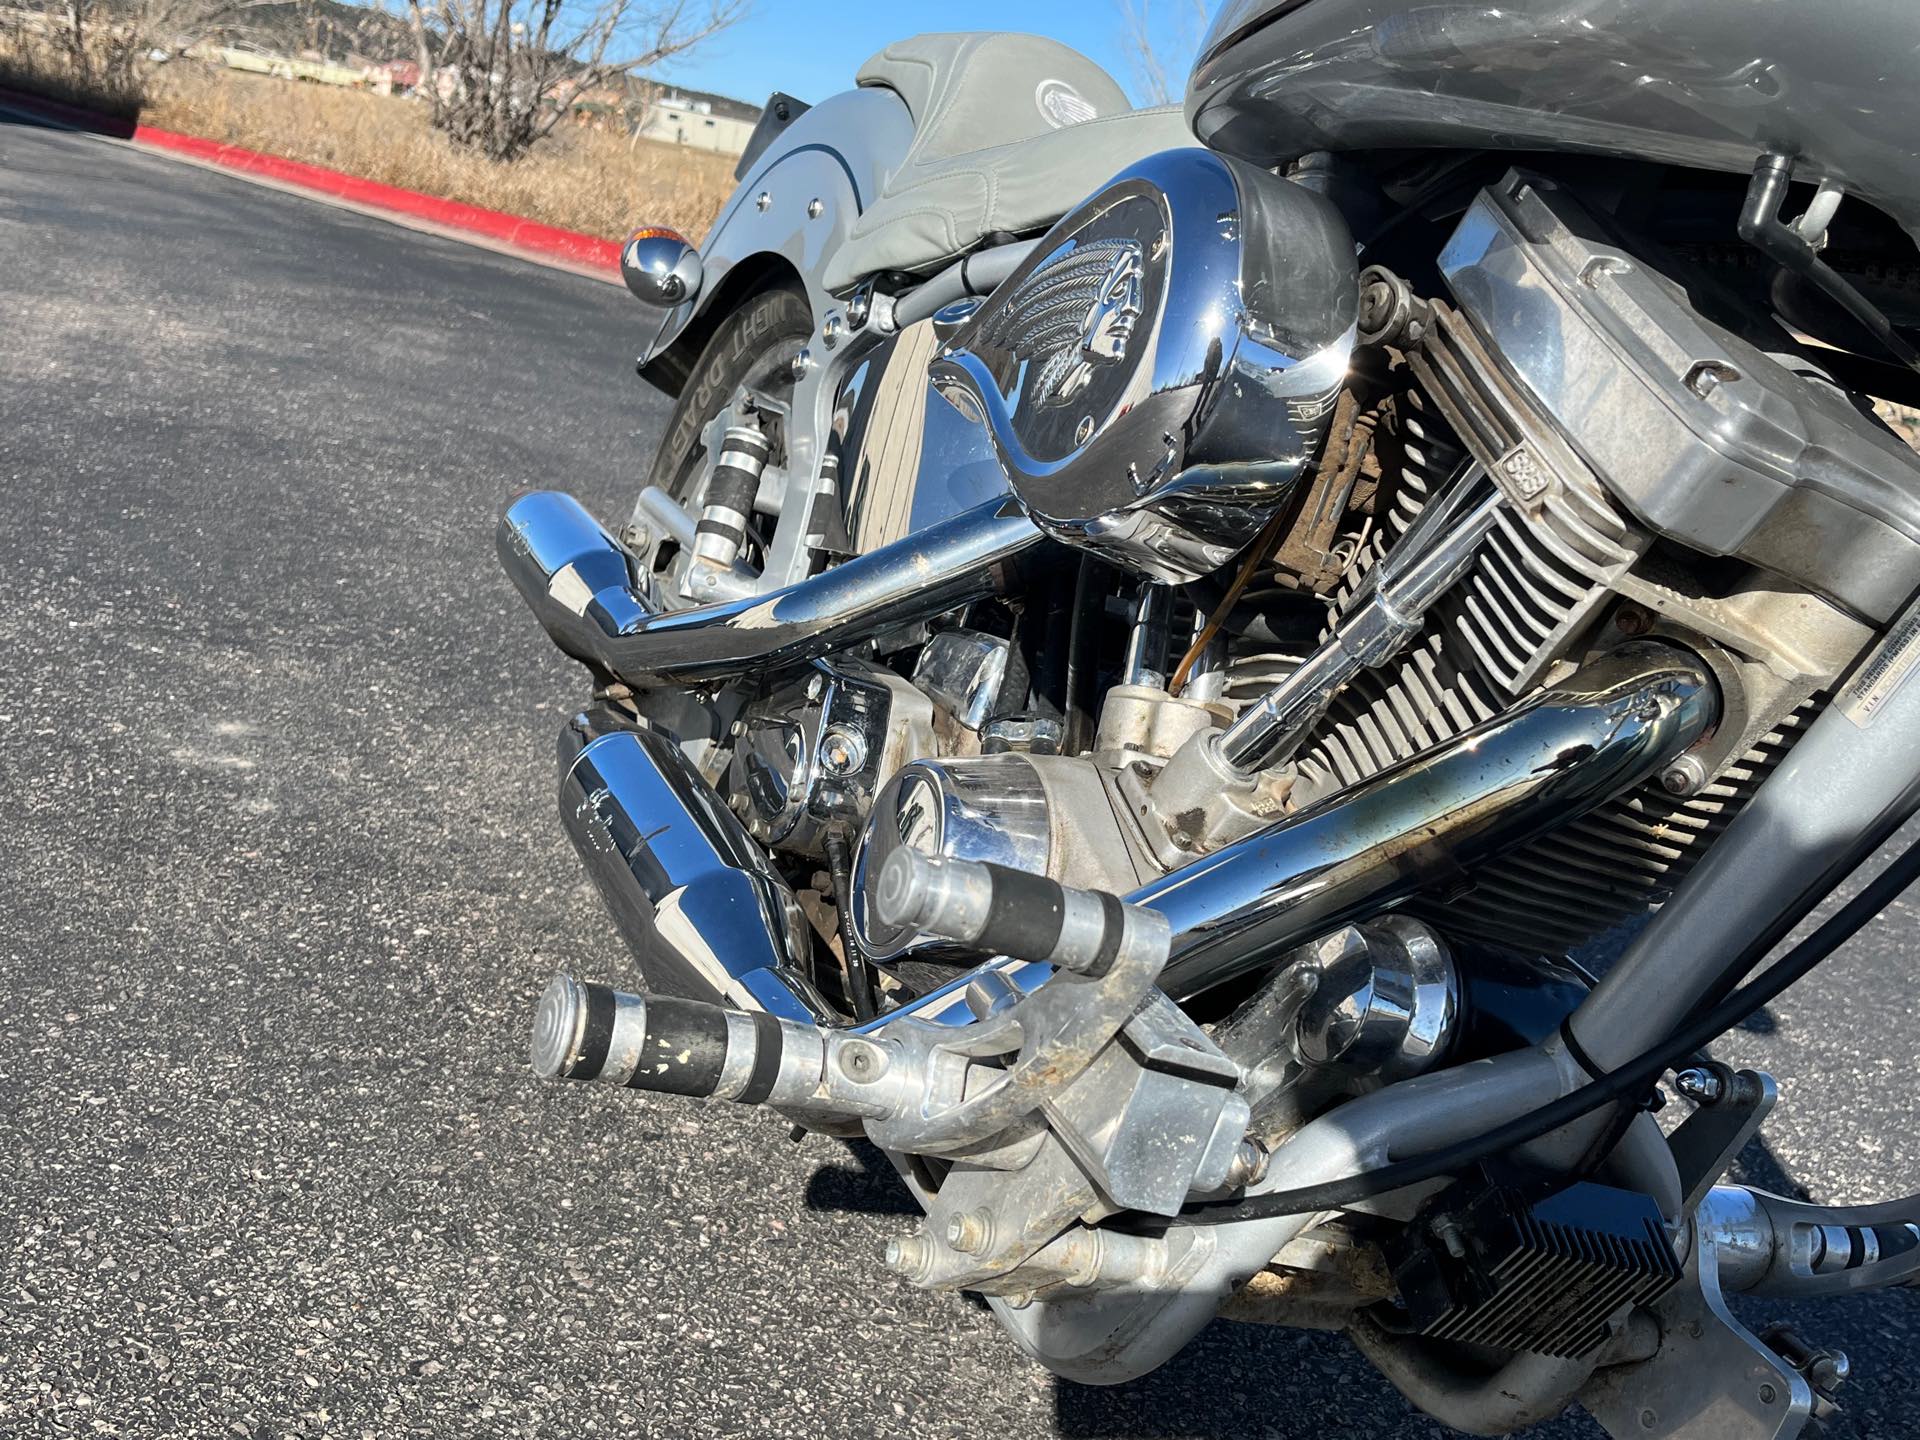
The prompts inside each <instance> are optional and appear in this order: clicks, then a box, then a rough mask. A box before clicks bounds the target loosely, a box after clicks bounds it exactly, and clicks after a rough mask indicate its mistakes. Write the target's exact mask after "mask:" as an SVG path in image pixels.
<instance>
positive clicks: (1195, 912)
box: [1126, 641, 1720, 999]
mask: <svg viewBox="0 0 1920 1440" xmlns="http://www.w3.org/2000/svg"><path fill="white" fill-rule="evenodd" d="M1719 714H1720V692H1719V690H1718V689H1717V688H1716V687H1715V685H1714V683H1713V679H1712V676H1711V674H1710V672H1709V671H1708V669H1707V667H1706V665H1705V664H1704V663H1702V662H1701V661H1700V660H1699V659H1698V658H1696V657H1695V656H1693V655H1691V654H1689V653H1688V652H1686V651H1684V650H1681V649H1679V648H1677V647H1675V646H1672V645H1666V644H1661V643H1658V642H1653V641H1644V642H1635V643H1632V644H1628V645H1623V646H1621V647H1620V648H1619V649H1617V650H1613V651H1610V652H1608V653H1607V654H1605V655H1602V656H1600V657H1599V658H1598V659H1596V660H1594V661H1592V662H1591V663H1590V664H1588V665H1587V666H1586V667H1585V668H1583V669H1581V670H1580V671H1578V672H1577V673H1575V674H1573V675H1571V676H1569V677H1568V678H1567V679H1565V680H1562V681H1560V682H1559V683H1558V684H1556V685H1552V686H1549V687H1548V688H1547V689H1545V690H1542V691H1540V692H1539V693H1538V694H1535V695H1532V696H1529V697H1528V698H1527V699H1525V700H1522V701H1521V702H1520V703H1519V704H1518V705H1516V706H1514V707H1513V708H1512V709H1511V710H1508V711H1506V712H1504V713H1503V714H1500V715H1497V716H1495V717H1494V718H1493V719H1491V720H1488V721H1486V722H1485V723H1483V724H1481V725H1477V726H1475V727H1474V728H1473V729H1471V730H1468V731H1466V732H1465V733H1464V734H1461V735H1458V736H1456V737H1455V738H1453V739H1451V740H1447V741H1443V742H1441V743H1440V744H1438V745H1436V746H1434V747H1433V748H1431V749H1429V750H1426V751H1423V752H1422V753H1420V754H1418V755H1414V756H1412V757H1410V758H1409V759H1406V760H1403V761H1401V762H1400V763H1399V764H1397V765H1394V766H1391V767H1390V768H1388V769H1386V770H1383V771H1381V772H1380V773H1379V774H1378V775H1375V776H1374V777H1373V778H1372V779H1370V780H1367V781H1365V782H1363V783H1362V784H1359V785H1357V786H1354V787H1353V788H1351V789H1348V790H1343V791H1341V792H1340V793H1339V794H1337V795H1332V796H1329V797H1328V798H1327V799H1325V800H1324V801H1322V802H1321V803H1319V804H1318V805H1314V806H1312V807H1310V808H1308V809H1306V810H1304V811H1302V812H1301V813H1300V814H1298V815H1294V816H1291V817H1289V818H1288V819H1285V820H1282V821H1280V822H1279V823H1278V824H1275V825H1270V826H1268V827H1267V828H1266V829H1264V830H1261V831H1257V832H1256V833H1254V834H1252V835H1249V836H1247V837H1246V838H1245V839H1243V840H1240V841H1237V842H1236V843H1234V844H1232V845H1229V846H1227V847H1226V848H1224V849H1222V850H1220V851H1218V852H1216V853H1215V854H1212V855H1209V856H1207V857H1206V858H1204V859H1201V860H1196V861H1195V862H1194V863H1193V864H1191V865H1186V866H1183V867H1181V868H1180V869H1178V870H1175V871H1174V872H1172V873H1171V874H1169V875H1167V876H1165V877H1164V878H1163V879H1160V880H1156V881H1154V882H1153V883H1151V884H1149V885H1146V886H1143V887H1142V888H1141V889H1138V890H1136V891H1134V892H1133V893H1132V894H1131V895H1129V896H1127V897H1126V898H1127V899H1128V900H1129V901H1130V902H1132V903H1133V904H1135V905H1146V906H1149V907H1151V908H1153V909H1156V910H1159V911H1161V912H1162V913H1163V914H1165V915H1166V917H1167V918H1168V920H1169V921H1171V922H1172V925H1173V935H1174V939H1173V955H1172V958H1170V959H1169V960H1168V961H1167V967H1166V970H1165V971H1164V972H1163V973H1162V975H1161V977H1160V985H1161V988H1162V989H1164V990H1165V991H1166V992H1167V993H1168V994H1169V995H1172V996H1173V997H1174V998H1175V999H1184V998H1186V997H1187V996H1190V995H1196V994H1198V993H1199V992H1200V991H1202V990H1205V989H1208V988H1210V987H1211V986H1214V985H1218V984H1220V983H1221V982H1222V981H1225V980H1231V979H1233V978H1235V977H1236V976H1238V975H1241V974H1244V973H1245V972H1247V971H1248V970H1251V969H1253V968H1255V967H1256V966H1259V965H1261V964H1263V963H1265V962H1266V961H1268V960H1271V959H1272V958H1274V957H1275V956H1277V955H1279V954H1280V953H1282V952H1283V951H1285V950H1287V949H1289V948H1290V947H1292V946H1294V945H1296V944H1298V943H1300V942H1301V941H1303V940H1306V939H1309V938H1311V937H1312V936H1314V935H1317V934H1320V933H1321V932H1323V931H1325V930H1328V929H1330V928H1332V927H1333V926H1335V925H1337V924H1340V923H1342V922H1344V921H1347V920H1352V919H1358V918H1360V917H1361V916H1363V915H1369V914H1372V913H1374V912H1376V911H1378V910H1380V909H1382V908H1384V907H1385V906H1387V905H1391V904H1393V903H1395V902H1397V901H1399V900H1403V899H1405V898H1406V897H1407V896H1409V895H1411V894H1412V893H1413V892H1414V891H1416V890H1420V889H1426V888H1429V887H1431V886H1433V885H1435V884H1436V883H1444V882H1445V881H1446V879H1447V877H1448V876H1450V875H1454V876H1461V877H1464V874H1465V872H1466V871H1467V870H1469V869H1471V868H1472V867H1473V866H1475V865H1478V864H1480V863H1482V862H1484V861H1487V860H1491V859H1493V858H1494V857H1495V856H1497V855H1500V854H1503V853H1505V852H1507V851H1509V850H1512V849H1515V848H1517V847H1518V846H1521V845H1524V844H1525V843H1526V842H1527V841H1529V840H1531V839H1533V838H1534V837H1535V836H1537V835H1540V834H1543V833H1545V832H1546V831H1548V830H1551V829H1554V828H1555V827H1556V826H1559V825H1563V824H1565V823H1566V822H1567V821H1569V820H1572V819H1575V818H1577V817H1578V816H1581V815H1584V814H1585V813H1587V812H1588V811H1590V810H1593V809H1595V808H1596V807H1598V806H1600V805H1603V804H1605V803H1606V802H1607V801H1609V800H1611V799H1613V798H1614V797H1615V796H1616V795H1619V794H1621V793H1622V792H1624V791H1626V790H1628V789H1630V788H1632V787H1633V786H1634V785H1637V784H1639V783H1640V782H1642V781H1644V780H1646V779H1648V778H1650V777H1652V776H1654V775H1657V774H1658V773H1659V772H1660V771H1661V770H1662V769H1664V768H1665V767H1666V766H1667V765H1668V764H1669V763H1670V762H1671V761H1672V760H1673V759H1674V758H1675V757H1676V756H1678V755H1679V754H1680V752H1681V751H1683V750H1685V749H1687V748H1688V747H1689V746H1691V745H1692V744H1694V742H1696V741H1697V740H1699V739H1700V738H1701V737H1702V736H1703V735H1705V734H1706V733H1707V731H1708V730H1710V729H1711V728H1712V727H1713V725H1714V722H1715V721H1716V720H1717V719H1718V718H1719Z"/></svg>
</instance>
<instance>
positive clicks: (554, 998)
mask: <svg viewBox="0 0 1920 1440" xmlns="http://www.w3.org/2000/svg"><path fill="white" fill-rule="evenodd" d="M789 1030H791V1031H793V1032H794V1034H795V1036H796V1037H798V1039H799V1040H800V1042H801V1046H802V1048H803V1049H804V1048H805V1046H806V1043H807V1042H808V1041H811V1042H812V1043H813V1045H814V1047H815V1048H817V1047H818V1044H819V1041H818V1039H817V1032H816V1031H815V1030H814V1029H813V1027H812V1026H807V1025H797V1024H793V1023H791V1022H782V1021H780V1020H776V1019H775V1018H774V1017H773V1016H771V1015H768V1014H766V1013H765V1012H764V1011H761V1012H757V1013H749V1012H747V1011H743V1010H729V1009H727V1008H726V1007H725V1006H722V1005H710V1004H708V1003H707V1002H705V1001H703V1000H682V999H678V998H676V997H674V996H671V995H630V994H627V993H625V992H624V991H620V990H615V989H613V988H612V987H611V986H608V985H596V984H591V983H583V982H582V981H579V980H575V979H574V978H573V977H572V976H570V975H556V976H554V977H553V981H552V983H551V984H549V985H548V986H547V990H546V994H544V995H542V996H541V997H540V1005H539V1008H538V1009H537V1010H535V1012H534V1017H533V1057H532V1058H533V1069H534V1073H535V1074H537V1075H539V1076H540V1077H541V1078H542V1079H545V1080H553V1079H560V1080H598V1081H600V1082H601V1083H602V1084H605V1085H622V1086H625V1087H627V1088H628V1089H631V1090H654V1091H658V1092H659V1093H661V1094H665V1095H692V1096H714V1097H716V1098H718V1099H722V1100H737V1101H739V1102H741V1103H742V1104H747V1105H752V1104H757V1103H759V1102H760V1101H762V1100H765V1099H767V1098H768V1096H770V1095H771V1094H772V1093H773V1088H774V1082H775V1080H776V1079H777V1078H778V1077H779V1075H780V1070H781V1061H782V1059H783V1057H784V1056H785V1055H786V1051H787V1048H788V1044H787V1042H788V1035H787V1032H788V1031H789Z"/></svg>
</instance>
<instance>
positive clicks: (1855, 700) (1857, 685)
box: [1835, 610, 1920, 730]
mask: <svg viewBox="0 0 1920 1440" xmlns="http://www.w3.org/2000/svg"><path fill="white" fill-rule="evenodd" d="M1916 667H1920V610H1909V611H1908V612H1907V613H1906V614H1905V615H1903V616H1901V617H1900V621H1899V623H1898V624H1897V625H1895V626H1894V627H1893V629H1892V630H1891V631H1890V632H1889V633H1888V635H1887V638H1886V639H1884V640H1882V641H1881V642H1880V646H1879V648H1878V649H1876V650H1875V651H1874V652H1873V654H1871V655H1869V656H1868V657H1867V661H1866V663H1865V664H1864V665H1862V666H1861V667H1860V668H1859V670H1857V671H1855V672H1854V676H1853V678H1852V679H1851V680H1849V681H1848V682H1847V687H1846V689H1844V690H1842V691H1841V692H1840V696H1839V699H1838V700H1837V701H1836V702H1835V703H1836V704H1838V706H1839V707H1840V713H1841V714H1842V715H1844V716H1846V717H1847V718H1848V719H1849V720H1851V721H1852V722H1853V723H1854V724H1856V725H1858V726H1859V727H1860V728H1861V729H1863V730H1864V729H1865V728H1866V727H1867V726H1868V725H1870V724H1872V723H1873V717H1874V716H1875V715H1876V714H1877V713H1879V711H1880V708H1881V707H1882V706H1884V705H1885V704H1886V703H1887V702H1888V701H1889V700H1891V699H1892V698H1893V697H1894V695H1895V693H1896V692H1898V690H1899V689H1900V687H1901V686H1902V685H1904V684H1906V683H1907V681H1908V679H1909V678H1910V677H1911V676H1912V675H1913V672H1914V670H1915V668H1916Z"/></svg>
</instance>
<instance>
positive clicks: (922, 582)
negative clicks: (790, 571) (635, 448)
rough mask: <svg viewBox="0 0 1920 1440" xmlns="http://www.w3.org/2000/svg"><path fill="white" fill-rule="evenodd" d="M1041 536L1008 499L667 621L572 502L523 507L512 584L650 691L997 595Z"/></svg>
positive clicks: (554, 625)
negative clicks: (1009, 568)
mask: <svg viewBox="0 0 1920 1440" xmlns="http://www.w3.org/2000/svg"><path fill="white" fill-rule="evenodd" d="M1041 538H1042V537H1041V534H1040V531H1039V530H1038V529H1036V528H1035V526H1034V524H1033V522H1032V521H1031V520H1029V519H1027V516H1026V512H1025V511H1024V510H1022V509H1021V508H1020V506H1019V504H1018V503H1017V502H1015V501H1013V500H1012V499H1010V498H1008V497H1005V496H1002V497H1000V498H998V499H994V500H990V501H988V502H987V503H986V504H984V505H979V506H976V507H974V508H973V509H971V510H965V511H962V512H961V513H960V514H958V515H955V516H953V517H951V518H950V519H946V520H942V521H940V522H939V523H938V524H934V525H929V526H927V527H926V528H925V529H924V530H921V531H919V532H917V533H915V534H913V535H909V536H907V537H906V538H905V539H903V540H898V541H895V542H894V543H893V544H891V545H886V546H883V547H881V548H880V549H878V550H872V551H869V552H868V553H867V554H865V555H860V556H857V557H855V558H854V559H852V560H849V561H847V562H846V563H845V564H842V565H836V566H834V567H833V568H832V569H831V570H827V571H824V572H823V573H821V574H819V575H816V576H814V577H813V578H812V579H810V580H803V581H801V582H800V583H799V584H797V585H790V586H788V587H787V588H786V589H784V590H776V591H774V592H772V593H771V594H768V595H754V596H749V597H747V598H745V599H741V600H731V601H727V602H725V603H722V604H718V605H703V606H700V607H699V608H697V609H693V610H668V611H658V610H655V609H654V608H653V606H652V605H651V604H649V603H648V600H647V597H646V595H645V593H644V592H643V591H642V589H641V588H640V586H638V585H636V583H635V580H634V575H633V570H632V557H631V556H630V555H629V554H628V553H627V551H626V550H625V549H624V548H622V547H621V545H620V543H619V542H618V541H617V540H615V539H614V538H613V536H611V535H610V534H608V533H607V531H606V530H605V529H604V528H603V527H602V526H601V524H600V522H599V521H597V520H595V519H594V518H593V516H592V515H590V514H588V513H587V510H586V508H585V507H584V506H582V505H581V504H580V502H579V501H578V500H575V499H574V498H573V497H572V496H571V495H563V494H561V493H559V492H558V491H553V490H539V491H535V492H534V493H532V494H530V495H523V496H521V497H520V498H519V499H518V500H516V501H514V502H513V504H512V505H510V506H509V507H508V508H507V513H506V514H505V515H503V516H501V518H500V528H499V532H498V535H497V537H496V548H497V549H498V551H499V554H500V563H501V564H502V565H503V566H504V567H505V568H506V572H507V578H508V579H510V580H512V581H513V586H514V588H515V589H516V590H518V591H519V592H520V597H521V598H522V599H523V600H525V601H526V602H527V605H528V606H529V607H530V608H531V609H532V611H533V613H534V616H535V618H537V619H538V620H539V621H540V625H541V628H543V629H544V630H545V631H546V632H547V634H548V635H549V636H550V637H551V638H552V640H553V643H554V644H556V645H558V646H559V647H560V648H561V649H562V650H564V651H565V652H566V653H567V654H569V655H571V656H573V658H574V659H576V660H579V661H581V662H583V663H585V664H587V665H590V666H592V667H594V668H595V669H596V670H598V671H600V672H602V673H603V674H606V675H611V676H613V677H614V678H616V679H618V680H622V681H625V682H626V683H627V684H629V685H632V686H634V687H635V688H637V689H647V688H651V687H653V686H655V685H657V684H660V683H662V682H665V683H675V682H682V683H684V682H692V681H702V680H717V679H725V678H727V677H729V676H735V675H742V674H746V673H747V672H749V671H757V670H763V669H768V668H777V667H780V666H783V665H797V664H800V663H802V662H804V661H807V660H813V659H817V658H819V657H820V656H822V655H828V654H831V653H833V652H834V651H836V650H842V649H845V648H846V647H847V646H849V645H853V644H856V643H858V642H859V641H862V640H865V639H867V638H869V637H870V636H873V635H877V634H879V633H880V632H881V631H883V630H887V629H891V628H892V627H894V626H897V625H906V624H911V623H913V622H915V621H919V620H929V619H931V618H933V617H934V616H935V615H941V614H944V613H945V612H947V611H949V610H952V609H954V608H956V607H957V606H961V605H965V604H967V603H968V602H969V601H972V600H982V599H985V598H986V597H987V596H989V595H992V594H993V593H994V591H995V588H996V586H997V584H998V582H999V576H998V570H999V567H1000V566H1001V565H1002V564H1003V563H1004V562H1006V561H1008V560H1010V559H1012V558H1013V557H1014V556H1016V555H1018V554H1020V552H1021V551H1023V550H1026V549H1027V548H1029V547H1030V546H1032V545H1035V544H1037V543H1038V542H1039V541H1040V539H1041Z"/></svg>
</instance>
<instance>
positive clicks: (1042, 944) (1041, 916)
mask: <svg viewBox="0 0 1920 1440" xmlns="http://www.w3.org/2000/svg"><path fill="white" fill-rule="evenodd" d="M985 868H986V871H987V874H988V876H989V877H990V878H991V879H992V881H993V898H992V900H991V901H989V902H988V905H987V923H986V925H985V926H984V927H983V928H982V929H981V931H980V938H979V939H977V940H976V941H974V946H975V948H976V949H979V950H984V951H986V952H988V953H989V954H993V955H1011V956H1012V957H1013V958H1014V959H1016V960H1045V959H1046V958H1047V957H1048V956H1049V955H1051V954H1052V953H1053V951H1054V947H1055V946H1057V945H1058V944H1059V943H1060V927H1061V925H1062V924H1064V923H1065V921H1066V914H1067V905H1066V897H1065V896H1064V895H1063V894H1062V893H1061V890H1060V886H1059V884H1058V883H1057V882H1056V881H1053V880H1049V879H1047V877H1046V876H1044V875H1029V874H1027V873H1026V872H1025V871H1024V870H1009V869H1008V868H1007V867H1006V866H1004V865H994V864H991V863H989V864H987V865H986V867H985Z"/></svg>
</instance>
